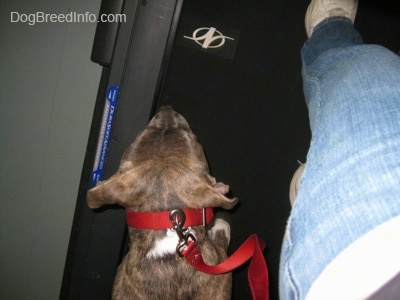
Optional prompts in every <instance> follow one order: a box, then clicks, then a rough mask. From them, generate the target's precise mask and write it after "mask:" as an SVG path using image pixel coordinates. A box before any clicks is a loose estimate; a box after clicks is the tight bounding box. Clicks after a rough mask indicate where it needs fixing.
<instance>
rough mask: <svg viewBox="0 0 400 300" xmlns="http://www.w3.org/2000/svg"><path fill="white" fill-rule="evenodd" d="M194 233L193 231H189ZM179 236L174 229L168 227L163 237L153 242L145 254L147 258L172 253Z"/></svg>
mask: <svg viewBox="0 0 400 300" xmlns="http://www.w3.org/2000/svg"><path fill="white" fill-rule="evenodd" d="M190 233H191V234H193V235H194V232H193V231H191V232H190ZM178 243H179V237H178V235H177V234H176V232H175V231H173V230H171V229H168V230H167V234H166V235H165V237H163V238H161V239H158V240H156V241H155V242H154V245H153V248H152V249H151V250H150V251H149V252H148V253H147V254H146V257H147V258H161V257H164V256H166V255H170V254H174V253H175V251H176V246H178Z"/></svg>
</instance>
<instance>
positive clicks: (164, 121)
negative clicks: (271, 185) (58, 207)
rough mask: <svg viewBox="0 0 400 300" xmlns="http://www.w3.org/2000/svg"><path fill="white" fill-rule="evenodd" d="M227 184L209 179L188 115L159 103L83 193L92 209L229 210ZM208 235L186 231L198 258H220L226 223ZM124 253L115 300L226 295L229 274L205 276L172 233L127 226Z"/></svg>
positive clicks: (210, 261)
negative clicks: (104, 176) (102, 176)
mask: <svg viewBox="0 0 400 300" xmlns="http://www.w3.org/2000/svg"><path fill="white" fill-rule="evenodd" d="M228 191H229V186H227V185H225V184H223V183H217V182H216V180H215V178H213V177H212V176H210V174H209V169H208V164H207V161H206V158H205V155H204V152H203V149H202V147H201V145H200V144H199V143H198V142H197V140H196V137H195V135H194V134H193V132H192V131H191V129H190V128H189V125H188V123H187V122H186V120H185V119H184V118H183V117H182V116H181V115H180V114H178V113H176V112H175V111H173V110H172V109H171V108H169V107H163V108H161V109H160V110H159V112H158V113H157V114H156V115H155V116H154V117H153V119H152V120H151V121H150V122H149V124H148V127H147V128H146V129H145V130H144V131H143V132H141V133H140V134H139V135H138V136H137V138H136V139H135V141H134V142H133V143H132V145H131V146H130V147H129V148H128V149H127V150H126V152H125V154H124V156H123V157H122V160H121V164H120V166H119V170H118V171H117V173H116V174H114V175H113V176H112V177H111V178H109V179H108V180H106V181H103V182H101V183H99V184H98V185H97V186H96V187H94V188H93V189H91V190H89V191H88V194H87V202H88V205H89V207H90V208H98V207H100V206H102V205H103V204H119V205H122V206H124V207H127V208H128V209H130V210H132V211H139V212H158V211H166V210H171V209H175V208H206V207H222V208H225V209H230V208H232V207H233V206H234V205H235V204H236V202H237V199H236V198H234V199H229V198H227V197H225V196H224V194H226V193H227V192H228ZM214 223H215V224H214V226H213V227H212V228H211V230H209V231H208V232H207V231H206V229H205V228H204V227H203V226H202V225H200V226H194V227H192V228H191V233H193V235H195V237H196V238H197V245H198V247H199V249H200V250H201V252H202V255H203V257H204V261H205V262H206V263H208V264H210V265H215V264H217V263H220V262H221V261H223V260H224V259H225V258H226V251H227V247H228V243H229V239H230V229H229V225H228V224H227V223H226V222H225V221H223V220H221V219H217V220H216V221H215V222H214ZM129 239H130V250H129V252H128V253H127V255H126V256H125V258H124V259H123V261H122V263H121V264H120V266H119V267H118V270H117V274H116V278H115V281H114V287H113V294H112V297H113V299H124V300H126V299H230V297H231V287H232V278H231V274H224V275H208V274H205V273H201V272H199V271H197V270H195V269H194V268H193V267H192V266H191V265H189V264H188V263H187V262H186V260H185V259H184V258H182V257H180V256H178V255H177V254H176V246H177V242H178V238H177V235H176V233H175V232H172V233H171V231H167V230H147V229H146V230H145V229H134V228H129Z"/></svg>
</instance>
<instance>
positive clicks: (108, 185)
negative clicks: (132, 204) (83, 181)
mask: <svg viewBox="0 0 400 300" xmlns="http://www.w3.org/2000/svg"><path fill="white" fill-rule="evenodd" d="M122 177H123V175H120V174H115V175H113V176H112V177H110V179H108V180H106V181H102V182H99V183H98V184H97V185H96V186H95V187H94V188H92V189H90V190H89V191H88V192H87V194H86V201H87V204H88V206H89V207H90V208H92V209H94V208H99V207H100V206H102V205H105V204H119V205H122V206H125V204H126V202H127V201H128V200H129V199H132V190H133V189H134V187H133V186H127V185H126V182H127V181H126V180H123V179H122Z"/></svg>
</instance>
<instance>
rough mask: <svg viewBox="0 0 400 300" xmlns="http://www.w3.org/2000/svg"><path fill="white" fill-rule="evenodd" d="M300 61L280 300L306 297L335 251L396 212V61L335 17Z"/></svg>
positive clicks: (399, 72) (399, 175) (399, 144)
mask: <svg viewBox="0 0 400 300" xmlns="http://www.w3.org/2000/svg"><path fill="white" fill-rule="evenodd" d="M301 57H302V63H303V70H302V73H303V82H304V94H305V98H306V103H307V106H308V110H309V119H310V127H311V132H312V140H311V145H310V149H309V152H308V156H307V164H306V167H305V170H304V173H303V176H302V177H301V181H300V189H299V193H298V195H297V198H296V201H295V203H294V206H293V208H292V212H291V215H290V217H289V221H288V225H287V231H286V234H285V238H284V242H283V246H282V254H281V264H280V296H281V299H304V298H306V295H307V292H308V291H309V289H310V287H311V286H312V284H313V282H314V281H315V280H316V278H317V277H318V276H319V275H320V274H321V272H322V271H323V270H324V268H325V267H326V266H327V265H328V264H329V263H331V262H332V260H334V258H335V257H337V256H338V254H340V253H341V252H342V251H343V250H344V249H346V248H347V247H348V246H349V245H351V244H352V243H353V242H354V241H356V240H357V239H359V238H360V237H362V236H364V235H365V234H367V233H368V232H370V231H371V230H372V229H373V228H375V227H377V226H379V225H380V224H383V223H385V222H386V221H388V220H391V219H392V218H394V217H396V216H399V215H400V58H399V57H398V56H397V55H396V54H394V53H392V52H390V51H389V50H387V49H385V48H383V47H381V46H377V45H365V44H363V41H362V38H361V37H360V35H359V33H358V32H357V31H356V30H355V28H354V26H353V24H352V23H351V22H350V20H348V19H345V18H342V17H332V18H328V19H326V20H324V21H323V22H322V23H320V24H319V25H318V26H317V27H316V28H315V29H314V33H313V35H312V36H311V38H310V39H309V40H308V41H307V42H306V43H305V44H304V46H303V48H302V52H301ZM399 232H400V231H399ZM371 259H374V258H373V257H372V258H371ZM365 263H366V264H368V262H365ZM371 272H373V270H371Z"/></svg>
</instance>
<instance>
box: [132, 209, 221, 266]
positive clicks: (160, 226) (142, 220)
mask: <svg viewBox="0 0 400 300" xmlns="http://www.w3.org/2000/svg"><path fill="white" fill-rule="evenodd" d="M174 212H178V216H179V218H183V219H179V218H178V219H179V220H180V221H183V222H182V224H181V225H182V226H184V227H185V228H187V230H188V233H190V234H191V235H193V236H194V237H195V238H196V239H197V238H200V237H201V236H204V234H205V229H204V227H205V226H206V225H207V224H209V223H211V222H212V220H213V217H214V213H213V209H212V208H205V209H183V210H172V211H162V212H134V211H132V210H130V209H126V220H127V224H128V226H129V231H130V232H131V233H132V234H134V232H136V233H139V232H140V231H146V232H148V233H149V234H147V235H146V239H150V240H151V242H150V240H149V242H148V247H144V248H143V247H141V248H142V249H143V250H145V251H146V252H147V253H146V254H145V257H146V258H147V259H157V258H163V257H165V256H168V255H173V254H175V252H176V247H177V245H178V244H179V241H180V237H179V235H178V234H177V232H176V230H175V229H174V228H173V227H174V222H173V218H174V217H173V215H172V214H173V213H174ZM137 231H139V232H137ZM142 238H143V235H142ZM132 240H133V239H132ZM132 240H131V241H132ZM142 242H144V241H142ZM145 244H147V243H145ZM142 246H143V244H142ZM143 254H144V253H143Z"/></svg>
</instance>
